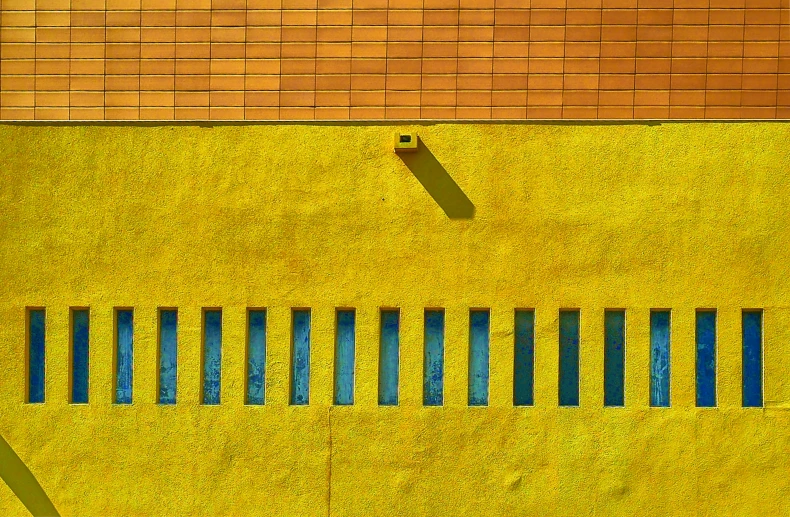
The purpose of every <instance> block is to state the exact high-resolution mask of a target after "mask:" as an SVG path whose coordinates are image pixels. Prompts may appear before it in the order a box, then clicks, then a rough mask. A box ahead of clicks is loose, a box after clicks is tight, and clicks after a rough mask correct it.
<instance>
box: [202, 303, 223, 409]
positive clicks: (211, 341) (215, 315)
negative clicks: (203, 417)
mask: <svg viewBox="0 0 790 517" xmlns="http://www.w3.org/2000/svg"><path fill="white" fill-rule="evenodd" d="M203 318H204V322H203V404H207V405H216V404H219V403H220V393H221V387H222V311H221V310H208V311H205V312H204V313H203Z"/></svg>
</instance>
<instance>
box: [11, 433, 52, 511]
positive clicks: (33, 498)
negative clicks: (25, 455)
mask: <svg viewBox="0 0 790 517" xmlns="http://www.w3.org/2000/svg"><path fill="white" fill-rule="evenodd" d="M0 478H2V480H3V481H5V483H6V485H8V488H10V489H11V491H12V492H13V493H14V494H16V496H17V497H18V498H19V500H20V501H21V502H22V504H23V505H25V508H27V511H29V512H30V513H31V514H32V515H33V517H58V516H59V515H60V514H58V511H57V510H56V509H55V506H54V505H53V504H52V501H50V500H49V497H47V494H46V493H45V492H44V489H43V488H41V485H39V484H38V481H37V480H36V478H35V476H33V473H32V472H30V469H28V468H27V466H26V465H25V464H24V462H22V460H21V459H19V456H17V454H16V453H15V452H14V449H12V448H11V446H10V445H8V442H7V441H5V439H4V438H3V437H2V436H0Z"/></svg>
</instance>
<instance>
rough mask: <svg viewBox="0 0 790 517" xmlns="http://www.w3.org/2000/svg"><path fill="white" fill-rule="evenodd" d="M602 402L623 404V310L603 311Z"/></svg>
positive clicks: (608, 404)
mask: <svg viewBox="0 0 790 517" xmlns="http://www.w3.org/2000/svg"><path fill="white" fill-rule="evenodd" d="M603 389H604V395H603V404H604V406H622V405H624V404H625V311H614V310H612V311H606V312H604V355H603Z"/></svg>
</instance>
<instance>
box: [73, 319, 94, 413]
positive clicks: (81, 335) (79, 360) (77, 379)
mask: <svg viewBox="0 0 790 517" xmlns="http://www.w3.org/2000/svg"><path fill="white" fill-rule="evenodd" d="M89 318H90V317H89V314H88V309H74V310H73V311H72V312H71V332H72V334H71V346H72V349H71V402H72V403H73V404H87V403H88V372H89V368H88V341H89V335H90V319H89Z"/></svg>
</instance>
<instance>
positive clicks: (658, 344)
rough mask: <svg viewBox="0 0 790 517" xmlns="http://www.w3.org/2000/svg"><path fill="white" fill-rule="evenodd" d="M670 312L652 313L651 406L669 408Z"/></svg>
mask: <svg viewBox="0 0 790 517" xmlns="http://www.w3.org/2000/svg"><path fill="white" fill-rule="evenodd" d="M669 322H670V317H669V311H652V312H651V313H650V405H651V406H655V407H669V339H670V335H669V332H670V329H669Z"/></svg>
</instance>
